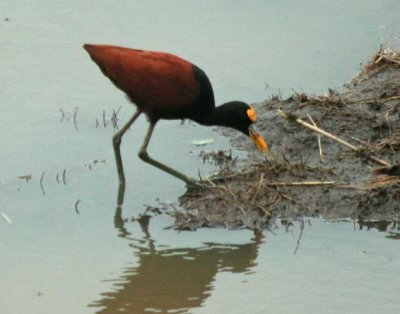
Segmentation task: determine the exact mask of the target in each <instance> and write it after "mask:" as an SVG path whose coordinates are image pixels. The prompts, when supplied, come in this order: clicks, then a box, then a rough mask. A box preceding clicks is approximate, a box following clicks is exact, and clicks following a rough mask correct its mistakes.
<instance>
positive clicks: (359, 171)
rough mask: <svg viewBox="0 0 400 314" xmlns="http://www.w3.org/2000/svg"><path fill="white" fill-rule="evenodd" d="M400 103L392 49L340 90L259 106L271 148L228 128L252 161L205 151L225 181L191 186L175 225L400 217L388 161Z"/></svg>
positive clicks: (398, 144) (399, 60) (398, 131)
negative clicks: (263, 149)
mask: <svg viewBox="0 0 400 314" xmlns="http://www.w3.org/2000/svg"><path fill="white" fill-rule="evenodd" d="M399 105H400V54H399V53H398V52H393V51H391V50H388V49H381V50H380V51H379V52H378V53H376V54H375V55H374V56H373V57H372V59H371V60H370V62H369V63H368V64H366V65H365V66H364V67H363V69H362V70H361V72H360V73H359V74H358V75H357V76H356V77H355V78H354V79H353V80H351V81H350V82H349V83H348V84H346V85H345V86H344V90H343V91H342V92H336V91H334V90H329V91H328V93H327V94H326V95H322V96H315V95H308V94H305V93H295V94H293V95H292V96H291V97H289V98H288V99H281V98H280V97H272V98H271V99H268V100H266V101H265V102H263V103H261V104H258V105H256V109H257V114H258V118H257V120H258V121H257V127H258V129H259V130H260V131H261V133H262V134H263V135H264V137H265V138H266V139H267V141H268V142H269V145H270V148H271V153H270V155H269V156H267V157H263V156H260V154H259V153H258V152H256V151H255V148H254V147H253V144H252V142H251V141H249V140H248V138H246V137H244V136H242V135H240V134H238V133H237V132H234V131H230V130H223V131H222V132H224V134H226V135H227V136H229V137H230V138H231V142H232V145H233V146H234V147H235V148H236V149H240V150H246V151H249V152H250V153H249V156H248V159H247V160H245V161H239V162H238V161H237V160H233V159H232V157H231V156H230V155H229V152H216V153H213V154H209V155H208V156H203V158H207V159H209V160H212V161H214V162H218V163H219V165H220V167H221V173H220V174H219V175H221V176H226V179H225V180H223V181H221V182H214V183H212V182H207V183H208V185H209V187H208V188H201V189H191V190H188V191H187V193H186V194H185V195H183V196H182V197H181V198H180V199H179V205H180V207H181V208H183V209H184V210H183V211H179V212H174V216H175V218H176V226H177V228H180V229H196V228H198V227H228V228H250V229H257V230H260V229H264V228H265V227H267V226H268V224H269V223H271V222H272V221H274V220H275V219H276V218H280V219H294V218H302V217H323V218H327V219H347V218H350V219H355V220H358V221H373V220H380V221H382V220H385V221H388V222H390V221H398V220H399V217H400V184H399V182H400V177H399V174H400V171H399V168H398V167H396V166H394V167H393V168H391V166H393V165H397V164H399V163H400V157H399V150H400V121H399V120H400V108H399ZM301 121H303V122H305V123H303V124H301ZM306 123H308V124H309V125H311V126H316V127H318V128H320V129H322V130H324V131H326V132H328V133H329V134H331V135H332V137H333V139H332V138H329V137H327V136H325V135H320V134H319V133H318V132H316V131H315V130H311V129H310V128H309V127H307V126H305V124H306ZM335 137H337V138H338V139H336V140H335ZM347 144H348V145H347ZM382 167H383V168H382ZM376 168H380V169H381V170H379V171H375V172H377V173H376V174H374V173H373V171H374V169H375V170H376ZM388 224H389V223H388Z"/></svg>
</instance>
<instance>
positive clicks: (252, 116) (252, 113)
mask: <svg viewBox="0 0 400 314" xmlns="http://www.w3.org/2000/svg"><path fill="white" fill-rule="evenodd" d="M247 116H248V117H249V119H250V121H251V122H256V120H257V115H256V111H255V110H254V108H253V107H250V108H249V109H247Z"/></svg>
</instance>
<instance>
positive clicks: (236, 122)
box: [214, 101, 268, 151]
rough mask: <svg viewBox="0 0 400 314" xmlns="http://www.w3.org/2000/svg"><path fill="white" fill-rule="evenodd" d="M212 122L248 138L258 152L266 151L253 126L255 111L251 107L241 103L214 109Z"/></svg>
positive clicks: (262, 140) (266, 147)
mask: <svg viewBox="0 0 400 314" xmlns="http://www.w3.org/2000/svg"><path fill="white" fill-rule="evenodd" d="M214 122H215V124H217V125H221V126H227V127H231V128H234V129H236V130H238V131H240V132H242V133H243V134H245V135H247V136H250V137H251V139H252V140H253V141H254V142H255V144H256V145H257V148H258V149H259V150H261V151H268V146H267V144H266V143H265V141H264V139H263V138H262V136H261V135H260V134H259V133H258V132H257V131H256V129H255V127H254V125H253V123H254V122H256V111H255V110H254V108H253V107H252V106H250V105H248V104H246V103H244V102H241V101H231V102H228V103H225V104H223V105H221V106H219V107H217V108H216V110H215V116H214Z"/></svg>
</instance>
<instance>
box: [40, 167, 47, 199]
mask: <svg viewBox="0 0 400 314" xmlns="http://www.w3.org/2000/svg"><path fill="white" fill-rule="evenodd" d="M43 178H44V172H43V173H42V176H41V177H40V188H41V189H42V193H43V195H46V193H45V192H44V188H43Z"/></svg>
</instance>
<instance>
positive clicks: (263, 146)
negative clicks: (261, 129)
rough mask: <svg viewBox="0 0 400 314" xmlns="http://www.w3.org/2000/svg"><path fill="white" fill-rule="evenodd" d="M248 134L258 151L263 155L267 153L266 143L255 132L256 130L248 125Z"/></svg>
mask: <svg viewBox="0 0 400 314" xmlns="http://www.w3.org/2000/svg"><path fill="white" fill-rule="evenodd" d="M249 134H250V137H251V139H252V140H253V142H254V143H255V144H256V146H257V148H258V150H259V151H261V152H263V153H268V152H269V148H268V145H267V143H266V142H265V140H264V139H263V137H262V136H261V135H260V134H259V133H258V132H257V130H256V128H255V127H254V126H253V125H250V127H249Z"/></svg>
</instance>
